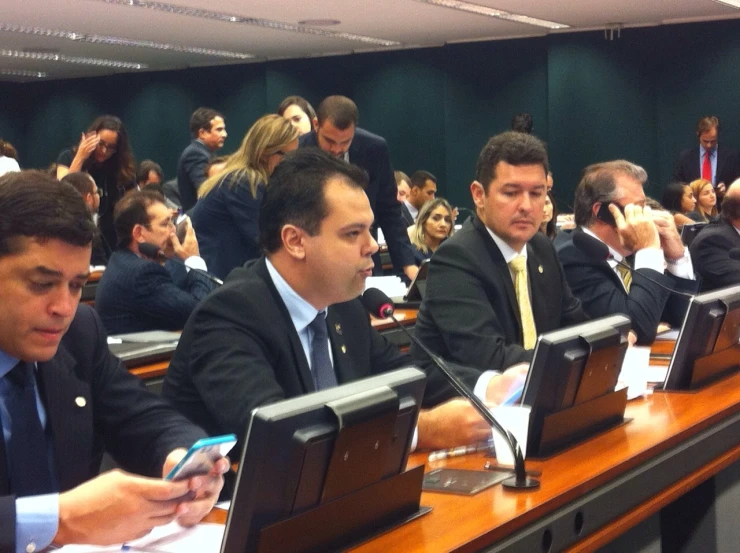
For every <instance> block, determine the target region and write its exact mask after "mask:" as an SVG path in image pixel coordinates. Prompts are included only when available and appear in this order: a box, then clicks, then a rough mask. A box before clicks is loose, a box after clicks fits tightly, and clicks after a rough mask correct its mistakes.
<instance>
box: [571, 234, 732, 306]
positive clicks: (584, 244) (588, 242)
mask: <svg viewBox="0 0 740 553" xmlns="http://www.w3.org/2000/svg"><path fill="white" fill-rule="evenodd" d="M573 245H574V246H575V247H576V248H578V249H579V250H581V251H582V252H583V253H585V254H586V256H588V258H589V259H591V260H592V261H614V263H616V264H617V265H619V266H621V267H624V268H625V269H627V270H628V271H629V272H630V274H631V275H632V278H635V275H637V276H639V277H640V278H644V279H645V280H647V281H649V282H652V283H653V284H656V285H657V286H660V287H661V288H662V289H663V290H666V291H668V292H670V293H671V294H678V295H679V296H683V297H685V298H688V299H693V298H694V294H687V293H686V292H682V291H680V290H674V289H673V288H670V287H668V286H666V285H665V284H663V283H662V282H658V281H657V280H655V279H654V278H651V277H649V276H647V275H646V274H643V273H638V272H637V271H636V270H635V269H633V268H632V267H631V266H630V264H629V263H625V262H624V261H619V260H618V259H617V258H615V257H614V256H613V255H612V254H611V252H610V251H609V246H607V245H606V244H604V243H603V242H602V241H601V240H598V239H597V238H594V237H593V236H590V235H588V234H586V233H585V232H574V233H573ZM738 252H739V253H740V250H738ZM730 256H732V252H730Z"/></svg>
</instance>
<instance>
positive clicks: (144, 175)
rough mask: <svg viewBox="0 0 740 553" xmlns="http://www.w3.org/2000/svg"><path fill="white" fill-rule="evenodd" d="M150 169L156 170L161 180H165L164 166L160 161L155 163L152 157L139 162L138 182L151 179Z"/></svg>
mask: <svg viewBox="0 0 740 553" xmlns="http://www.w3.org/2000/svg"><path fill="white" fill-rule="evenodd" d="M150 171H154V173H155V174H156V175H157V176H159V180H160V181H164V173H163V172H162V167H160V165H159V163H155V162H154V161H152V160H151V159H145V160H144V161H142V162H141V163H139V168H138V169H137V170H136V182H137V183H138V184H140V183H142V182H146V181H147V180H148V179H149V172H150Z"/></svg>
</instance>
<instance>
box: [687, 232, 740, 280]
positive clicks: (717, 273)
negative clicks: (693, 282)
mask: <svg viewBox="0 0 740 553" xmlns="http://www.w3.org/2000/svg"><path fill="white" fill-rule="evenodd" d="M737 248H740V234H738V233H737V230H735V227H733V226H732V225H731V224H730V223H728V222H727V221H724V220H723V221H720V222H718V223H714V224H711V225H707V226H706V227H704V228H703V229H702V230H701V231H700V232H699V234H698V236H697V237H696V238H694V241H693V242H692V243H691V246H690V247H689V250H690V251H691V258H692V259H693V261H694V268H695V270H696V271H697V272H698V273H699V275H700V276H701V279H702V282H701V290H702V292H708V291H710V290H716V289H717V288H724V287H726V286H733V285H735V284H740V261H738V260H736V259H732V258H730V251H731V250H734V249H737Z"/></svg>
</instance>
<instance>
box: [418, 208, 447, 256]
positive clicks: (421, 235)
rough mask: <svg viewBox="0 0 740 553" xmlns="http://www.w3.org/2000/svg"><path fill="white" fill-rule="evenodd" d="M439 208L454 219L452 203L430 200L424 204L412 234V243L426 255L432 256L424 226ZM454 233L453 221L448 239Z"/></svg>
mask: <svg viewBox="0 0 740 553" xmlns="http://www.w3.org/2000/svg"><path fill="white" fill-rule="evenodd" d="M439 206H443V207H444V208H445V209H446V210H447V211H448V212H449V214H450V218H452V206H451V205H450V202H448V201H447V200H445V199H444V198H435V199H433V200H429V201H428V202H427V203H425V204H424V207H422V208H421V211H419V216H418V217H417V218H416V223H414V226H413V228H412V230H411V233H410V238H411V243H412V244H413V245H414V246H416V247H417V248H418V249H419V250H420V251H421V252H422V253H425V254H431V252H430V251H429V246H427V243H426V236H427V233H426V230H425V229H424V225H425V224H426V222H427V220H428V219H429V217H430V216H431V215H432V212H433V211H434V210H435V209H437V208H438V207H439ZM454 233H455V224H454V221H452V222H451V224H450V233H449V234H448V235H447V237H448V238H449V237H450V236H452V235H453V234H454Z"/></svg>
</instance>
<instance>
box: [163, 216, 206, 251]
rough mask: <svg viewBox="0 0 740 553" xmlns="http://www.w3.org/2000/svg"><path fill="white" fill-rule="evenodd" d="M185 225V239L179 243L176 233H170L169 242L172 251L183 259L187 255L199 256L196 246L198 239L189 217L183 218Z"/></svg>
mask: <svg viewBox="0 0 740 553" xmlns="http://www.w3.org/2000/svg"><path fill="white" fill-rule="evenodd" d="M185 223H186V225H187V231H186V232H185V240H183V241H182V243H180V240H178V238H177V234H176V233H174V232H173V233H172V234H171V235H170V244H171V245H172V251H173V252H174V254H175V255H176V256H177V257H178V258H180V259H182V260H183V261H185V260H186V259H187V258H188V257H193V256H200V249H199V248H198V240H197V238H196V237H195V229H193V224H192V223H191V222H190V217H187V218H186V219H185Z"/></svg>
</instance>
